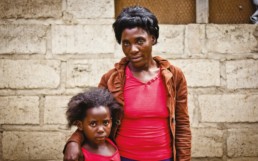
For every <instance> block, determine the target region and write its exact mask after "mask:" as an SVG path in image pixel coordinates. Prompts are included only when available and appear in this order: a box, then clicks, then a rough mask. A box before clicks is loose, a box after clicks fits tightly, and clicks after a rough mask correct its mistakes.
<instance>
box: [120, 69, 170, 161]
mask: <svg viewBox="0 0 258 161" xmlns="http://www.w3.org/2000/svg"><path fill="white" fill-rule="evenodd" d="M124 98H125V106H124V117H123V120H122V122H121V126H120V129H119V132H118V135H117V138H116V143H117V147H118V150H119V153H120V155H121V156H123V157H125V158H130V159H134V160H140V161H141V160H142V161H143V160H146V161H147V160H148V161H150V160H163V159H168V158H171V157H172V145H171V136H170V130H169V122H168V118H169V111H168V108H167V107H166V91H165V87H164V85H163V82H162V80H161V76H160V72H159V73H158V75H157V76H156V77H155V78H153V79H151V80H150V81H148V82H146V83H143V82H141V81H139V80H138V79H136V78H135V77H134V76H133V74H132V73H131V71H130V69H129V68H128V67H126V82H125V87H124Z"/></svg>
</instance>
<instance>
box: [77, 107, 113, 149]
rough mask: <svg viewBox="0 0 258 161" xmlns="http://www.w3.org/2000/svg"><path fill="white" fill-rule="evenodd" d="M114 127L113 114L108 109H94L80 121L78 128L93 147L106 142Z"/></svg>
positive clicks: (89, 110) (88, 111) (87, 112)
mask: <svg viewBox="0 0 258 161" xmlns="http://www.w3.org/2000/svg"><path fill="white" fill-rule="evenodd" d="M111 126H112V118H111V113H110V111H109V108H108V107H104V106H99V107H93V108H90V109H88V110H87V111H86V117H85V118H84V120H82V121H79V124H78V128H79V129H80V130H82V131H83V132H84V134H85V136H86V138H87V141H88V142H89V144H91V145H95V146H96V145H99V144H102V143H104V142H105V139H106V138H107V137H108V136H109V134H110V131H111Z"/></svg>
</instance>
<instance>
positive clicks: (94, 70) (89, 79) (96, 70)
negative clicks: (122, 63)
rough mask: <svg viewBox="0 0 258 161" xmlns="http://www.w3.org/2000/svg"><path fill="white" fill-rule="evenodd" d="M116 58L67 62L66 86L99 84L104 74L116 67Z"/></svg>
mask: <svg viewBox="0 0 258 161" xmlns="http://www.w3.org/2000/svg"><path fill="white" fill-rule="evenodd" d="M115 62H116V60H115V59H87V60H74V61H69V62H68V63H67V75H66V76H67V78H66V80H67V81H66V87H69V88H71V87H88V86H97V85H98V84H99V82H100V79H101V77H102V75H103V74H105V73H106V72H108V71H109V70H110V69H111V68H113V67H114V63H115Z"/></svg>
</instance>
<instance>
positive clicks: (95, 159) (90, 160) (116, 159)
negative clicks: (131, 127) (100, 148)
mask: <svg viewBox="0 0 258 161" xmlns="http://www.w3.org/2000/svg"><path fill="white" fill-rule="evenodd" d="M107 141H108V142H109V143H110V144H111V145H113V146H114V147H115V148H116V152H115V153H114V154H113V155H112V156H103V155H99V154H94V153H91V152H89V151H87V150H86V149H85V148H81V149H82V153H83V155H84V161H120V155H119V153H118V150H117V147H116V145H115V144H114V143H113V142H112V141H111V140H110V139H107Z"/></svg>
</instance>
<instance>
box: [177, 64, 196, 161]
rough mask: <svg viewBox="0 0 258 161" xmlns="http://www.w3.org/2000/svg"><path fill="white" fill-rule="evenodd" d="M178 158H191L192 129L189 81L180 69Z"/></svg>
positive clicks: (178, 87)
mask: <svg viewBox="0 0 258 161" xmlns="http://www.w3.org/2000/svg"><path fill="white" fill-rule="evenodd" d="M176 77H177V78H176V96H175V97H176V98H175V99H176V103H175V123H176V136H175V145H176V158H177V161H190V160H191V139H192V137H191V130H190V121H189V115H188V106H187V103H188V100H187V94H188V93H187V83H186V79H185V76H184V74H183V72H182V71H181V70H180V69H178V70H177V74H176Z"/></svg>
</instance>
